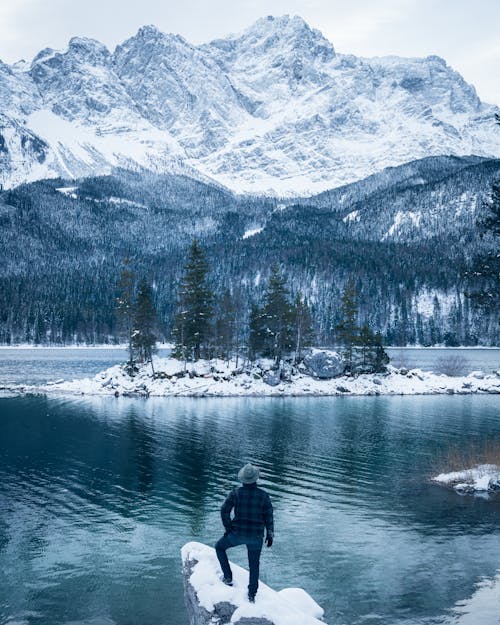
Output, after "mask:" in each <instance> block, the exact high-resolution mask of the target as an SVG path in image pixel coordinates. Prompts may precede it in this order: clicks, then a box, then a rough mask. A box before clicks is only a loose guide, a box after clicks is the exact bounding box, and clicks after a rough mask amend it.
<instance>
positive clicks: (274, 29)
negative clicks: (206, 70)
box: [209, 15, 335, 61]
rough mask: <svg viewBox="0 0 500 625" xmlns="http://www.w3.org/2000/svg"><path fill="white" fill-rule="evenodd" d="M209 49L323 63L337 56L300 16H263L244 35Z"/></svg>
mask: <svg viewBox="0 0 500 625" xmlns="http://www.w3.org/2000/svg"><path fill="white" fill-rule="evenodd" d="M209 46H213V47H215V48H219V49H221V50H225V51H228V50H230V49H231V50H232V49H234V48H238V49H239V50H241V51H242V53H243V54H245V52H246V51H250V53H251V54H273V53H277V54H284V55H290V54H300V55H301V56H304V57H311V58H320V59H322V60H324V61H326V60H329V59H331V58H333V57H334V56H335V49H334V47H333V44H332V43H331V42H330V41H328V39H326V38H325V37H324V36H323V34H322V33H321V32H320V31H319V30H317V29H315V28H311V27H310V26H309V24H308V23H307V22H306V21H305V20H304V19H303V18H302V17H300V16H298V15H293V16H290V15H280V16H277V17H276V16H273V15H268V16H267V17H262V18H260V19H258V20H257V21H256V22H254V23H253V24H252V25H251V26H250V27H249V28H246V29H245V30H243V31H242V32H240V33H237V34H234V35H230V36H229V37H226V38H224V39H217V40H215V41H212V42H211V43H210V44H209Z"/></svg>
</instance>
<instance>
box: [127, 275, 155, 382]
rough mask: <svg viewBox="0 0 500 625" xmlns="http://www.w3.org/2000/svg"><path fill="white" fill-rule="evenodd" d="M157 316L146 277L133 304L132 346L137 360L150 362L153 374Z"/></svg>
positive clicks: (140, 284)
mask: <svg viewBox="0 0 500 625" xmlns="http://www.w3.org/2000/svg"><path fill="white" fill-rule="evenodd" d="M156 328H157V316H156V310H155V307H154V304H153V291H152V289H151V286H150V285H149V283H148V282H147V280H146V279H142V280H141V282H140V283H139V287H138V289H137V299H136V301H135V306H134V323H133V329H132V346H133V348H134V350H135V353H136V354H137V359H138V361H139V362H149V363H151V369H152V371H153V374H154V366H153V354H154V353H155V351H156V341H157V337H156Z"/></svg>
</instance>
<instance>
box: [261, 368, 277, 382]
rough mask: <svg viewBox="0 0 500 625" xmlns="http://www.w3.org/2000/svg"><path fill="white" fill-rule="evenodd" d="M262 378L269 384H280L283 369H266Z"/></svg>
mask: <svg viewBox="0 0 500 625" xmlns="http://www.w3.org/2000/svg"><path fill="white" fill-rule="evenodd" d="M262 380H263V381H264V382H265V383H266V384H269V386H278V384H280V382H281V371H280V370H279V369H277V370H276V371H266V372H265V373H264V377H263V378H262Z"/></svg>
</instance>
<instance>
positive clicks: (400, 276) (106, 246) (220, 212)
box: [0, 157, 500, 346]
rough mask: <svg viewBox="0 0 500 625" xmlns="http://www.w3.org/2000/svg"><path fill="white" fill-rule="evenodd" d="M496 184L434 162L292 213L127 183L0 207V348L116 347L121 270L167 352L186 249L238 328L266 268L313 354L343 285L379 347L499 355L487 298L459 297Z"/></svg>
mask: <svg viewBox="0 0 500 625" xmlns="http://www.w3.org/2000/svg"><path fill="white" fill-rule="evenodd" d="M499 177H500V162H499V161H495V160H492V161H488V160H486V159H478V158H475V159H453V158H447V157H439V158H435V159H424V160H423V161H416V162H414V163H410V164H408V165H404V166H401V167H399V168H394V170H391V171H389V172H383V173H382V174H377V175H374V176H372V177H370V178H369V179H366V180H364V181H361V182H359V183H355V184H353V185H348V186H347V187H344V188H341V189H335V190H333V191H331V192H328V193H324V194H320V195H319V196H316V197H314V198H309V199H303V200H300V201H299V200H296V201H294V202H284V201H279V200H277V199H276V198H267V197H249V196H235V195H234V194H232V193H230V192H229V191H227V190H225V189H223V188H220V187H218V186H216V185H210V184H206V183H202V182H199V181H196V180H192V179H190V178H187V177H183V176H155V175H152V174H147V175H146V174H138V173H130V172H117V173H116V174H114V175H112V176H104V177H100V178H89V179H85V180H81V181H74V182H71V183H68V182H65V181H63V180H49V181H41V182H36V183H33V184H27V185H22V186H20V187H18V188H16V189H12V190H8V191H4V192H0V237H1V240H0V267H1V269H0V342H1V343H7V344H9V343H15V342H30V343H55V344H61V343H73V342H78V343H113V342H115V341H117V340H122V339H123V333H122V330H121V329H120V327H119V326H118V322H117V318H116V314H115V300H116V297H117V281H118V279H119V276H120V273H121V271H122V266H123V260H124V258H128V259H129V263H130V267H131V268H133V271H134V273H135V274H136V275H137V276H138V279H141V278H145V279H146V281H147V283H148V284H149V285H150V287H151V292H152V298H153V301H154V305H155V308H156V310H157V313H158V320H159V327H158V330H159V336H160V337H161V338H162V339H168V337H170V336H171V333H172V330H173V328H174V324H175V319H176V314H177V295H178V291H179V285H180V283H181V280H182V278H183V267H184V266H185V264H186V262H187V258H188V251H189V247H190V245H191V243H192V241H193V239H195V238H196V239H198V241H199V242H200V244H201V245H202V246H203V248H204V250H205V251H206V261H207V263H208V264H209V266H210V275H209V282H210V289H211V291H212V292H213V293H214V296H215V298H216V300H217V301H221V300H222V299H223V298H224V296H225V294H227V293H230V294H231V297H232V298H235V300H236V302H237V304H236V307H237V309H238V310H239V311H240V322H241V323H242V324H244V325H246V326H248V325H249V322H250V314H251V311H252V304H258V305H259V306H260V305H261V304H262V301H263V298H264V294H265V289H266V288H267V285H268V284H269V280H270V278H271V276H272V273H273V267H274V266H275V265H278V266H279V267H280V269H281V271H282V274H283V275H284V276H286V287H287V289H288V291H289V292H290V298H291V301H292V302H293V301H295V299H296V298H297V296H299V297H301V298H302V299H303V300H304V301H307V304H308V309H309V312H310V315H311V318H312V320H313V324H314V328H315V337H316V341H317V343H318V344H321V345H324V346H328V345H334V344H336V343H338V342H339V340H340V336H339V330H338V328H339V324H340V321H341V317H342V310H341V306H342V294H343V292H344V290H345V287H346V285H347V282H348V281H349V280H352V281H353V283H354V287H355V291H356V297H357V302H358V312H359V315H358V319H359V324H360V325H364V324H366V325H367V326H368V327H369V328H371V329H372V330H373V331H374V332H380V334H381V335H382V338H383V341H384V343H385V344H387V345H406V344H421V345H433V344H442V343H444V344H446V345H450V346H453V345H475V344H486V345H491V344H499V342H500V337H499V326H498V314H497V310H498V309H496V310H495V301H494V298H492V297H490V296H485V297H483V298H482V299H481V298H480V297H469V295H470V294H474V293H477V292H485V290H484V282H485V279H486V278H485V275H486V273H487V272H488V271H490V273H493V274H494V268H493V269H491V266H492V262H491V261H492V260H494V253H493V252H492V250H496V249H498V241H497V240H495V238H494V228H493V226H491V225H489V226H486V227H484V226H479V225H478V223H479V222H480V221H481V218H482V217H484V216H485V215H487V213H488V210H489V208H488V207H491V206H492V205H493V206H494V196H492V183H493V182H494V180H496V179H498V178H499ZM69 186H71V187H72V189H71V190H67V189H66V190H65V189H64V187H69ZM61 188H63V189H62V190H61ZM395 224H399V225H398V228H396V227H395ZM252 232H253V233H255V232H257V233H256V234H253V235H252ZM485 259H486V261H485ZM488 280H489V282H488ZM488 280H486V281H487V282H488V284H489V285H490V286H489V289H490V293H491V292H494V291H495V288H494V287H495V278H494V277H493V278H491V277H490V278H489V279H488ZM238 302H241V303H238ZM492 304H493V305H492ZM218 314H219V311H217V313H216V316H217V315H218Z"/></svg>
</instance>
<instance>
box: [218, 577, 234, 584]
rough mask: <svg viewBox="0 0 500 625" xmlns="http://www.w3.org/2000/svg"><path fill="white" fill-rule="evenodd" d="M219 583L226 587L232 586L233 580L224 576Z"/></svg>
mask: <svg viewBox="0 0 500 625" xmlns="http://www.w3.org/2000/svg"><path fill="white" fill-rule="evenodd" d="M220 581H221V582H222V583H223V584H226V586H232V585H233V580H232V579H230V578H229V577H224V575H222V576H221V578H220Z"/></svg>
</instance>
